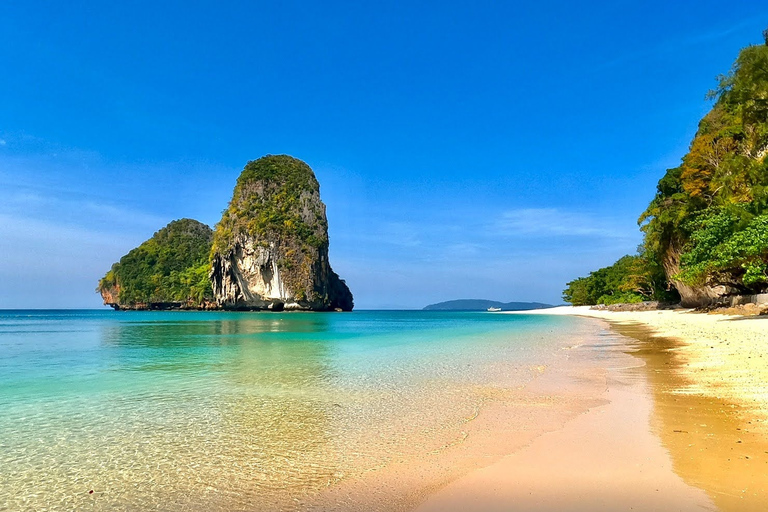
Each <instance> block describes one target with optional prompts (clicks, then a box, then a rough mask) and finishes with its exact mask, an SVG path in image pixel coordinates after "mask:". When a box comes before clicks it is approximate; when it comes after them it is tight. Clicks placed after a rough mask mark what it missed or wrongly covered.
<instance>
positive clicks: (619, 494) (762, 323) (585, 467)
mask: <svg viewBox="0 0 768 512" xmlns="http://www.w3.org/2000/svg"><path fill="white" fill-rule="evenodd" d="M502 314H540V315H567V316H580V317H588V318H593V319H596V320H597V321H601V322H606V323H607V324H609V325H610V326H611V327H612V330H613V331H614V332H616V333H618V334H620V335H622V336H624V337H625V340H626V352H627V353H628V354H631V356H632V357H633V358H635V359H640V360H641V361H642V369H641V370H639V371H636V372H633V370H631V369H629V370H627V369H625V370H619V371H617V372H615V373H614V374H613V375H612V377H613V379H612V380H609V384H608V386H607V392H606V397H607V398H608V399H609V400H610V402H609V403H608V404H607V405H604V406H600V407H597V408H593V409H590V410H589V411H588V412H586V413H584V414H582V415H579V416H578V417H576V418H575V419H573V420H571V421H569V422H568V423H567V424H566V425H565V426H564V427H563V428H562V429H560V430H558V431H556V432H550V433H547V434H544V435H542V436H540V437H538V438H537V439H535V440H534V442H533V443H532V444H531V445H529V446H527V447H525V448H523V449H521V450H518V451H515V452H511V453H510V454H509V455H508V456H506V457H505V458H504V459H502V460H501V461H499V462H497V463H495V464H492V465H490V466H487V467H485V468H482V469H480V470H476V471H474V472H472V473H470V474H468V475H466V476H464V477H462V478H460V479H458V480H456V481H454V482H452V483H450V484H449V485H447V486H446V487H444V488H443V489H441V490H440V491H438V492H436V493H434V494H433V495H431V496H430V497H429V498H428V499H427V500H426V501H425V503H423V504H422V505H421V506H420V507H418V508H417V509H416V510H417V511H418V512H436V511H438V510H446V511H451V510H455V511H457V512H458V511H462V512H464V511H471V510H476V511H483V512H488V511H496V510H498V511H502V510H504V511H506V510H526V511H527V510H542V511H549V510H569V511H581V510H584V511H586V510H590V511H591V510H605V511H609V510H630V509H632V510H662V509H669V510H721V511H726V512H744V511H755V512H757V511H759V510H763V509H764V503H765V500H766V497H768V470H766V468H768V456H767V455H766V454H768V428H766V419H767V418H768V392H767V391H766V390H765V386H764V385H761V384H763V383H765V382H768V318H765V317H763V318H760V317H741V316H725V315H712V314H704V313H696V312H691V311H690V310H682V311H681V310H677V311H643V312H611V311H600V310H591V309H589V308H588V307H560V308H553V309H545V310H534V311H525V312H505V313H502ZM633 373H634V377H633V376H632V375H633ZM649 404H650V406H649ZM638 443H641V444H643V445H644V446H645V448H644V449H643V450H641V451H635V450H634V447H635V446H636V445H637V444H638ZM585 446H587V447H591V449H584V447H585ZM595 449H596V450H597V452H595ZM649 473H650V474H652V475H656V477H658V478H659V479H660V480H656V482H655V483H656V484H657V485H651V486H648V484H649V483H650V481H651V480H653V478H651V480H649ZM681 498H682V499H681ZM510 506H512V507H514V508H512V509H510Z"/></svg>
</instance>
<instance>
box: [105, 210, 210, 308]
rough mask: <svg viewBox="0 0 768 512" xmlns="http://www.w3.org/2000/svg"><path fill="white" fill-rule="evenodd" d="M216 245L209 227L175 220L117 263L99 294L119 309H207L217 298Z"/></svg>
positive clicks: (194, 221) (108, 273)
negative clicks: (214, 287)
mask: <svg viewBox="0 0 768 512" xmlns="http://www.w3.org/2000/svg"><path fill="white" fill-rule="evenodd" d="M212 243H213V231H212V230H211V228H210V227H208V226H206V225H205V224H202V223H200V222H198V221H196V220H192V219H181V220H175V221H173V222H171V223H170V224H168V225H167V226H166V227H164V228H163V229H161V230H160V231H158V232H157V233H155V234H154V236H152V238H150V239H149V240H147V241H146V242H144V243H142V244H141V245H139V246H138V247H136V248H135V249H133V250H131V251H130V252H129V253H128V254H126V255H125V256H123V257H122V258H120V261H119V262H118V263H115V264H114V265H112V268H111V269H110V271H109V272H107V274H106V275H105V276H104V277H103V278H102V279H101V280H100V281H99V286H98V288H97V291H98V292H99V293H101V296H102V298H103V299H104V303H105V304H108V305H110V306H112V307H114V308H116V309H155V308H166V307H202V306H203V305H204V304H205V303H206V302H207V301H210V300H211V299H212V296H213V294H212V292H211V283H210V280H209V278H208V273H209V271H210V263H209V255H210V252H211V245H212Z"/></svg>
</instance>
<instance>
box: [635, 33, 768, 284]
mask: <svg viewBox="0 0 768 512" xmlns="http://www.w3.org/2000/svg"><path fill="white" fill-rule="evenodd" d="M767 32H768V31H767ZM710 96H711V97H712V98H713V99H714V100H715V104H714V106H713V108H712V110H711V111H710V112H709V113H708V114H707V115H706V116H704V118H703V119H702V120H701V122H700V123H699V129H698V132H697V133H696V136H695V137H694V139H693V141H692V142H691V146H690V150H689V152H688V154H686V155H685V156H684V157H683V160H682V163H681V165H680V166H679V167H676V168H674V169H670V170H668V171H667V173H666V175H665V176H664V177H663V178H662V179H661V180H660V181H659V186H658V188H657V193H656V197H655V198H654V199H653V201H651V203H650V205H649V206H648V209H647V210H646V211H645V212H644V213H643V214H642V216H641V217H640V222H641V224H642V230H643V231H644V232H645V246H646V248H647V250H648V251H650V252H651V253H652V254H653V255H654V256H655V257H656V258H657V259H659V260H660V261H663V262H664V263H665V269H666V270H667V273H668V276H669V278H670V279H671V280H672V281H673V282H675V283H676V284H683V285H687V286H693V287H697V286H698V287H704V286H710V287H711V286H718V285H722V286H726V287H727V289H728V290H730V291H732V292H736V293H752V292H761V291H763V290H765V289H766V288H768V282H767V281H768V275H766V265H767V264H768V231H766V227H768V216H767V214H768V210H767V208H768V161H767V160H766V155H767V154H768V41H766V44H764V45H755V46H749V47H747V48H744V49H743V50H742V51H741V52H740V53H739V56H738V58H737V59H736V62H735V63H734V65H733V68H732V70H731V72H730V73H728V74H727V75H724V76H721V77H720V79H719V86H718V88H717V90H715V91H713V92H712V93H711V94H710Z"/></svg>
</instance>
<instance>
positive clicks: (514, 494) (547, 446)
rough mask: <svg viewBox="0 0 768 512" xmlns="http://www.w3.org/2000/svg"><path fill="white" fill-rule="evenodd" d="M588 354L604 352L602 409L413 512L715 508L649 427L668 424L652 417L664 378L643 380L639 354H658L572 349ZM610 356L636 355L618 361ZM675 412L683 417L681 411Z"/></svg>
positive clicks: (633, 346) (633, 348)
mask: <svg viewBox="0 0 768 512" xmlns="http://www.w3.org/2000/svg"><path fill="white" fill-rule="evenodd" d="M625 334H632V333H629V332H626V331H625ZM590 348H592V349H594V350H600V351H603V352H605V353H606V358H605V365H604V366H605V369H606V372H607V373H606V389H605V391H604V394H603V398H604V399H605V400H606V403H604V404H603V405H599V406H596V407H593V408H591V409H590V410H589V411H588V412H586V413H585V414H582V415H579V416H578V417H576V418H575V419H573V420H571V421H569V422H567V423H566V424H565V426H564V427H563V428H562V429H559V430H557V431H554V432H550V433H548V434H544V435H542V436H540V437H538V438H536V439H535V440H533V442H532V443H530V444H529V445H528V446H526V447H524V448H522V449H520V450H518V451H515V452H513V453H511V454H510V455H508V456H507V457H505V458H504V459H502V460H501V461H499V462H497V463H495V464H492V465H490V466H488V467H485V468H483V469H480V470H477V471H474V472H472V473H470V474H469V475H467V476H465V477H463V478H460V479H458V480H456V481H454V482H452V483H451V484H449V485H448V486H446V487H445V488H443V489H441V490H440V491H439V492H437V493H435V494H434V495H432V496H430V497H429V499H427V500H426V502H425V503H423V504H422V505H421V506H420V507H419V508H417V509H416V510H417V511H418V512H437V511H462V512H468V511H478V512H479V511H483V512H486V511H487V512H493V511H499V512H501V511H505V512H506V511H547V512H549V511H552V512H554V511H584V512H587V511H606V512H608V511H621V510H627V511H629V510H635V511H637V510H639V511H650V510H658V511H701V510H718V509H719V507H718V506H717V505H716V503H715V501H714V500H713V497H712V494H711V493H708V492H706V490H705V489H703V488H702V487H701V486H696V485H694V484H693V483H692V482H691V481H689V479H687V478H685V477H684V476H683V475H681V474H680V473H679V471H678V470H677V465H678V463H677V460H676V457H675V456H674V455H672V454H670V452H669V451H668V450H669V448H668V447H667V443H665V442H663V440H662V438H660V437H659V435H658V433H657V432H656V431H655V430H656V429H654V428H651V425H654V424H656V423H658V422H661V423H664V422H665V421H668V419H667V418H661V417H660V416H659V414H658V404H657V401H658V398H657V392H658V390H657V388H659V387H660V385H661V384H663V378H664V377H663V376H661V374H659V376H660V377H659V379H656V380H654V379H652V378H651V376H650V374H651V373H652V372H655V371H656V370H657V369H658V368H657V367H655V366H654V367H653V368H652V367H651V366H650V365H646V364H647V361H646V359H645V358H644V357H642V356H641V355H640V352H641V351H645V352H646V354H647V355H649V356H651V355H652V356H651V357H656V356H658V355H661V356H662V359H663V358H664V357H665V355H664V353H663V352H659V351H657V350H655V349H654V348H652V347H647V346H645V344H644V343H642V342H641V343H637V341H636V340H635V339H634V338H624V339H623V341H621V342H619V343H618V344H614V345H607V346H594V347H589V346H582V347H578V349H577V350H580V351H583V350H590ZM616 351H622V352H623V351H626V352H637V354H636V355H634V356H631V355H626V354H623V355H624V357H619V356H617V355H616V354H615V352H616ZM662 364H663V363H662ZM664 366H666V365H664ZM660 379H661V380H660ZM673 409H675V408H673ZM675 410H676V411H677V412H683V413H688V412H690V411H683V408H682V407H680V408H677V409H675ZM692 417H696V414H693V415H692ZM665 428H666V425H665V426H664V427H662V429H665ZM692 464H694V465H695V463H692ZM723 510H726V509H723ZM741 510H746V509H741Z"/></svg>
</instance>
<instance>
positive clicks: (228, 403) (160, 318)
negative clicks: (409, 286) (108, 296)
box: [0, 311, 580, 510]
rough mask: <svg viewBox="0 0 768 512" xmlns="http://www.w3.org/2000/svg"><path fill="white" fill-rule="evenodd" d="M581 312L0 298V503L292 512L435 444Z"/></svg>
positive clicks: (516, 381) (525, 373)
mask: <svg viewBox="0 0 768 512" xmlns="http://www.w3.org/2000/svg"><path fill="white" fill-rule="evenodd" d="M579 322H580V320H579V319H574V318H565V317H546V316H533V315H531V316H525V315H520V316H518V315H494V314H487V313H452V312H450V313H449V312H445V313H444V312H417V311H408V312H367V311H362V312H354V313H345V314H318V313H284V314H281V313H221V312H145V313H143V312H112V311H0V510H72V509H80V510H219V509H221V510H265V509H268V510H273V509H285V510H290V509H292V508H295V507H296V503H298V502H300V501H301V500H302V499H304V498H306V497H307V496H311V495H312V494H313V493H316V492H318V491H319V490H322V489H324V488H326V487H328V486H330V485H333V484H334V483H336V482H339V481H341V480H343V479H345V478H350V477H356V476H359V475H362V474H364V473H366V472H368V471H371V470H375V469H376V468H380V467H383V466H385V465H387V464H388V463H389V462H391V461H395V460H403V459H404V458H409V457H418V456H419V454H421V453H429V452H432V451H434V450H439V449H440V447H441V446H445V445H447V444H450V442H451V440H453V439H455V438H456V437H457V436H458V435H459V434H460V431H461V425H462V424H463V422H466V419H467V418H468V417H471V416H472V414H475V413H476V412H477V410H478V408H479V407H481V406H482V403H483V400H484V399H486V398H487V397H488V396H489V394H492V393H493V392H494V390H498V389H509V388H514V387H516V386H519V385H520V384H522V383H524V382H527V381H528V380H530V379H531V378H532V376H533V373H534V372H533V370H532V369H531V365H532V364H534V363H541V362H545V361H546V360H547V358H548V357H550V355H551V354H552V353H553V352H554V351H556V350H557V349H558V348H559V347H560V346H561V345H562V344H563V343H564V340H565V339H566V338H567V337H568V336H569V335H570V334H572V333H573V331H574V329H578V326H579V325H580V324H579ZM90 491H93V493H91V492H90Z"/></svg>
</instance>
